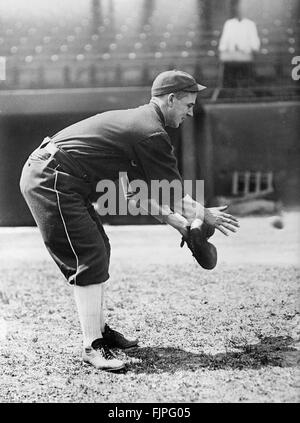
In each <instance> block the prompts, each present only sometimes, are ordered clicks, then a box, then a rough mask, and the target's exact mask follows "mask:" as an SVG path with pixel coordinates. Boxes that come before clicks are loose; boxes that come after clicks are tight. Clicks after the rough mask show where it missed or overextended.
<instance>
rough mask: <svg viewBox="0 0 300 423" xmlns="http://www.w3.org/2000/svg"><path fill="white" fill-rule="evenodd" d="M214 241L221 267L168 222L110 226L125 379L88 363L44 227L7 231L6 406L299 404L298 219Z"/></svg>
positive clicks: (2, 261) (250, 226)
mask: <svg viewBox="0 0 300 423" xmlns="http://www.w3.org/2000/svg"><path fill="white" fill-rule="evenodd" d="M270 220H271V219H270V218H266V217H259V218H244V219H241V229H240V232H239V234H238V235H233V236H231V237H230V238H225V237H224V236H223V235H222V234H219V233H218V234H216V235H215V236H214V237H213V240H214V243H215V245H216V246H217V248H218V252H219V263H218V266H217V268H216V269H215V270H213V271H205V270H202V269H201V268H199V267H198V266H197V265H196V263H195V262H194V261H193V259H192V257H191V255H190V253H189V251H188V250H187V248H186V247H184V248H183V249H180V248H179V243H180V236H179V234H177V233H175V231H174V230H172V229H171V228H168V227H165V226H154V227H153V226H142V227H135V226H132V227H129V226H126V227H116V226H107V227H106V230H107V233H108V235H109V236H110V239H111V244H112V252H113V254H112V262H111V280H110V281H109V282H108V283H107V284H106V285H107V315H108V321H109V322H110V324H111V326H112V327H114V328H116V329H118V330H120V331H124V332H125V333H128V334H132V335H137V336H138V337H139V339H140V348H138V349H135V350H132V351H131V352H128V353H127V355H126V356H125V355H124V354H123V353H122V352H120V351H118V352H117V354H118V355H119V356H121V357H122V358H124V359H125V360H126V362H127V363H128V366H127V369H126V370H125V371H124V372H122V373H120V374H113V373H106V372H101V371H96V370H94V369H93V368H91V367H88V366H85V365H83V364H82V363H81V360H80V354H81V336H80V328H79V322H78V319H77V315H76V311H75V305H74V302H73V297H72V288H71V287H69V286H68V285H67V284H66V283H65V282H64V280H63V278H62V276H61V275H60V273H59V271H58V269H57V268H56V266H55V264H53V263H52V261H51V259H50V257H48V253H47V252H46V250H45V247H44V246H43V244H42V242H41V239H40V236H39V234H38V232H37V230H36V229H31V228H17V229H10V228H2V229H0V269H1V274H0V374H1V387H0V402H164V401H166V402H298V401H299V400H300V371H299V363H300V357H299V354H300V353H299V348H300V325H299V322H300V307H299V278H300V275H299V266H298V257H299V252H300V239H299V234H300V214H299V213H287V214H286V215H285V227H284V229H282V230H278V229H275V228H274V227H273V226H271V225H270Z"/></svg>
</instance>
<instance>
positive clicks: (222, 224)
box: [174, 194, 239, 235]
mask: <svg viewBox="0 0 300 423" xmlns="http://www.w3.org/2000/svg"><path fill="white" fill-rule="evenodd" d="M226 209H227V206H222V207H211V208H206V207H204V206H203V205H202V204H200V203H199V202H197V201H195V200H193V198H192V197H191V196H190V195H188V194H187V195H185V196H184V198H183V199H182V200H181V201H180V202H177V204H175V207H174V210H175V211H177V212H179V213H180V211H181V214H182V215H183V216H184V217H185V218H186V220H187V221H188V223H189V224H191V222H194V223H193V224H194V225H195V220H198V223H199V226H201V224H202V222H206V223H207V224H208V225H211V226H213V227H215V228H216V229H218V230H219V231H220V232H222V233H223V234H224V235H228V232H227V230H229V231H231V232H236V228H238V227H239V223H238V220H237V219H236V218H235V217H234V216H232V215H231V214H228V213H225V212H224V210H226Z"/></svg>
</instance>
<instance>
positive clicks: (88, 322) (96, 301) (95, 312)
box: [74, 283, 103, 348]
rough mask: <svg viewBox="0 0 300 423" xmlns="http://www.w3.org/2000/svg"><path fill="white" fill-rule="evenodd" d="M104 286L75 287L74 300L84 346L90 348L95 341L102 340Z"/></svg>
mask: <svg viewBox="0 0 300 423" xmlns="http://www.w3.org/2000/svg"><path fill="white" fill-rule="evenodd" d="M101 285H102V284H100V283H99V284H94V285H87V286H78V285H75V286H74V298H75V303H76V306H77V311H78V314H79V320H80V324H81V329H82V334H83V346H84V347H85V348H86V347H89V346H91V344H92V342H93V341H95V339H98V338H102V332H101V310H102V291H103V288H102V286H101Z"/></svg>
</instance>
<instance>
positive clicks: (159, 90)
mask: <svg viewBox="0 0 300 423" xmlns="http://www.w3.org/2000/svg"><path fill="white" fill-rule="evenodd" d="M205 88H206V87H205V86H204V85H200V84H198V83H197V82H196V80H195V78H193V77H192V75H190V74H188V73H186V72H183V71H179V70H175V69H174V70H170V71H166V72H162V73H160V74H159V75H157V77H156V78H155V79H154V81H153V84H152V88H151V95H152V96H160V95H164V94H170V93H175V92H178V91H187V92H191V93H196V92H199V91H202V90H204V89H205Z"/></svg>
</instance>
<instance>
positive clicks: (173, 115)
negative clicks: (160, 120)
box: [166, 93, 197, 128]
mask: <svg viewBox="0 0 300 423" xmlns="http://www.w3.org/2000/svg"><path fill="white" fill-rule="evenodd" d="M196 98H197V93H187V94H186V95H185V96H184V97H182V98H180V99H178V98H176V97H175V95H174V94H170V95H169V97H168V108H167V119H166V124H167V126H170V127H171V128H178V127H179V125H181V124H182V122H183V121H184V120H185V119H186V118H187V117H188V116H193V107H194V106H195V103H196Z"/></svg>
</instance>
